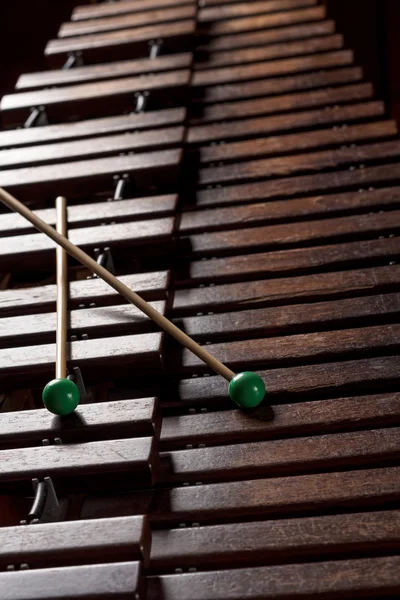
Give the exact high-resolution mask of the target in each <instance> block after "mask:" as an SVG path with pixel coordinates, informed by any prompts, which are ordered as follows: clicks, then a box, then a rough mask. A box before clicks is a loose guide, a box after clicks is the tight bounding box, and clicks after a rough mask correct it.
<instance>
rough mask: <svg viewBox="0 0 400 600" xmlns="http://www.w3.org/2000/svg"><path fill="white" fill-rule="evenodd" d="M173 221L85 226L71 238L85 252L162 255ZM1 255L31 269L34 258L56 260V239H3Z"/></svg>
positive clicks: (5, 261) (40, 236)
mask: <svg viewBox="0 0 400 600" xmlns="http://www.w3.org/2000/svg"><path fill="white" fill-rule="evenodd" d="M174 223H175V219H174V218H173V217H167V218H163V219H150V220H148V221H138V222H133V223H130V224H129V225H127V224H126V223H116V224H115V225H108V226H106V227H104V226H100V227H99V226H97V227H82V228H78V229H71V231H70V232H69V236H68V237H69V239H70V240H71V242H72V243H73V244H75V245H77V246H80V247H81V248H82V249H85V251H91V250H93V249H94V248H98V247H99V248H105V247H109V246H111V247H112V248H113V252H115V253H118V250H122V251H124V252H126V251H127V249H128V248H132V249H133V248H135V254H137V255H138V256H140V255H142V256H143V254H145V255H150V254H154V252H155V253H156V254H160V253H162V252H163V251H165V249H166V247H167V246H170V245H171V242H172V239H171V236H172V233H173V230H174ZM0 256H1V258H0V262H2V264H3V266H5V265H9V266H11V265H13V266H14V267H15V268H19V267H18V263H20V267H21V268H28V265H29V264H30V265H31V266H32V264H35V261H36V264H37V263H38V261H39V262H40V263H41V265H42V266H43V265H44V264H45V263H49V262H50V261H54V242H53V241H52V240H50V238H49V237H48V236H46V235H45V234H43V233H33V234H27V235H22V236H12V237H5V238H0Z"/></svg>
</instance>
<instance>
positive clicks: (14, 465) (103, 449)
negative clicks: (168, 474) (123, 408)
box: [0, 437, 157, 492]
mask: <svg viewBox="0 0 400 600" xmlns="http://www.w3.org/2000/svg"><path fill="white" fill-rule="evenodd" d="M1 458H2V460H1V465H0V489H1V490H2V491H3V492H4V491H8V490H11V489H12V487H13V486H14V488H15V489H18V487H19V488H20V489H24V488H25V489H26V490H27V489H29V486H30V484H31V479H32V478H33V477H36V478H38V479H42V478H43V477H51V478H52V480H53V482H54V485H55V487H56V489H57V490H66V489H71V490H77V491H79V492H81V491H82V490H84V489H90V488H91V487H96V488H97V489H99V488H100V489H101V488H103V489H104V488H107V487H109V486H110V485H112V483H113V482H114V483H115V484H117V483H118V484H119V485H120V484H121V483H122V484H123V483H124V482H125V485H128V486H129V487H132V486H134V487H138V486H139V485H140V483H142V484H143V483H144V482H147V484H151V483H152V482H154V480H155V477H156V468H157V453H156V451H155V445H154V439H153V438H150V437H144V438H136V439H123V440H111V441H104V440H103V441H100V442H87V443H85V444H68V445H63V444H59V445H54V446H43V447H34V448H18V449H16V450H2V451H1Z"/></svg>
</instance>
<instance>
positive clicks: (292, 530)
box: [151, 510, 400, 572]
mask: <svg viewBox="0 0 400 600" xmlns="http://www.w3.org/2000/svg"><path fill="white" fill-rule="evenodd" d="M399 544H400V512H399V511H396V510H393V511H382V512H377V513H355V514H352V515H332V516H324V517H309V518H305V519H287V520H277V521H256V522H254V523H232V524H227V525H214V526H209V527H196V528H181V529H172V530H171V529H170V530H155V531H154V532H153V535H152V548H151V567H152V569H154V570H156V571H158V572H160V571H164V572H168V571H170V570H171V571H172V570H173V569H174V567H175V565H176V564H180V565H181V568H188V569H189V568H190V567H191V566H192V565H193V564H196V565H197V569H198V570H200V568H201V569H209V570H214V571H215V570H217V569H221V568H233V567H236V568H238V567H245V566H247V567H257V566H258V565H267V564H276V563H287V562H291V563H295V562H303V561H304V559H305V558H306V557H307V559H313V558H314V559H315V558H317V557H318V559H320V558H321V557H324V558H334V557H335V555H336V556H337V555H341V556H340V558H343V555H344V554H346V556H352V555H356V556H357V555H358V554H359V553H360V552H363V551H366V552H367V551H368V550H369V549H371V548H373V547H374V546H375V547H376V546H377V545H379V548H380V549H382V553H383V552H385V553H387V554H391V553H392V552H394V551H395V550H397V548H398V546H399Z"/></svg>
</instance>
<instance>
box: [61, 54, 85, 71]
mask: <svg viewBox="0 0 400 600" xmlns="http://www.w3.org/2000/svg"><path fill="white" fill-rule="evenodd" d="M73 67H83V56H82V52H79V51H77V52H68V58H67V60H66V61H65V63H64V66H63V69H72V68H73Z"/></svg>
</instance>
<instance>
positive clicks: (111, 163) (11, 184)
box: [0, 150, 182, 200]
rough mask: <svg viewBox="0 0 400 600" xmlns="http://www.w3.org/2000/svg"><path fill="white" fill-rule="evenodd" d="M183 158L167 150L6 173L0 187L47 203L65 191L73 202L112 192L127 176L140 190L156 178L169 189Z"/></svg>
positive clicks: (0, 180) (173, 151)
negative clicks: (47, 198) (116, 180)
mask: <svg viewBox="0 0 400 600" xmlns="http://www.w3.org/2000/svg"><path fill="white" fill-rule="evenodd" d="M181 155H182V151H181V150H163V151H160V152H148V153H146V154H134V155H132V156H114V157H109V158H95V159H92V160H86V161H78V162H67V163H61V164H60V165H48V166H41V167H34V168H29V167H27V168H25V169H14V170H8V171H2V172H0V186H1V187H4V188H7V190H8V191H9V192H11V193H12V194H15V195H16V196H17V197H19V198H22V199H25V198H29V200H32V199H34V198H41V199H42V200H43V196H51V197H54V196H57V195H58V194H60V191H61V190H62V193H63V194H65V195H66V196H68V197H69V198H73V197H82V196H85V195H87V194H89V195H92V194H94V193H95V192H98V191H101V192H104V191H107V190H112V189H113V187H114V186H113V176H114V175H116V174H118V173H127V174H128V175H131V177H132V179H133V181H134V183H135V185H137V187H138V189H139V190H140V189H143V188H146V187H148V186H153V185H154V181H155V180H154V178H155V177H157V183H158V184H161V183H164V184H165V185H168V184H171V183H172V182H173V181H175V180H176V177H177V175H178V171H179V167H180V162H181Z"/></svg>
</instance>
